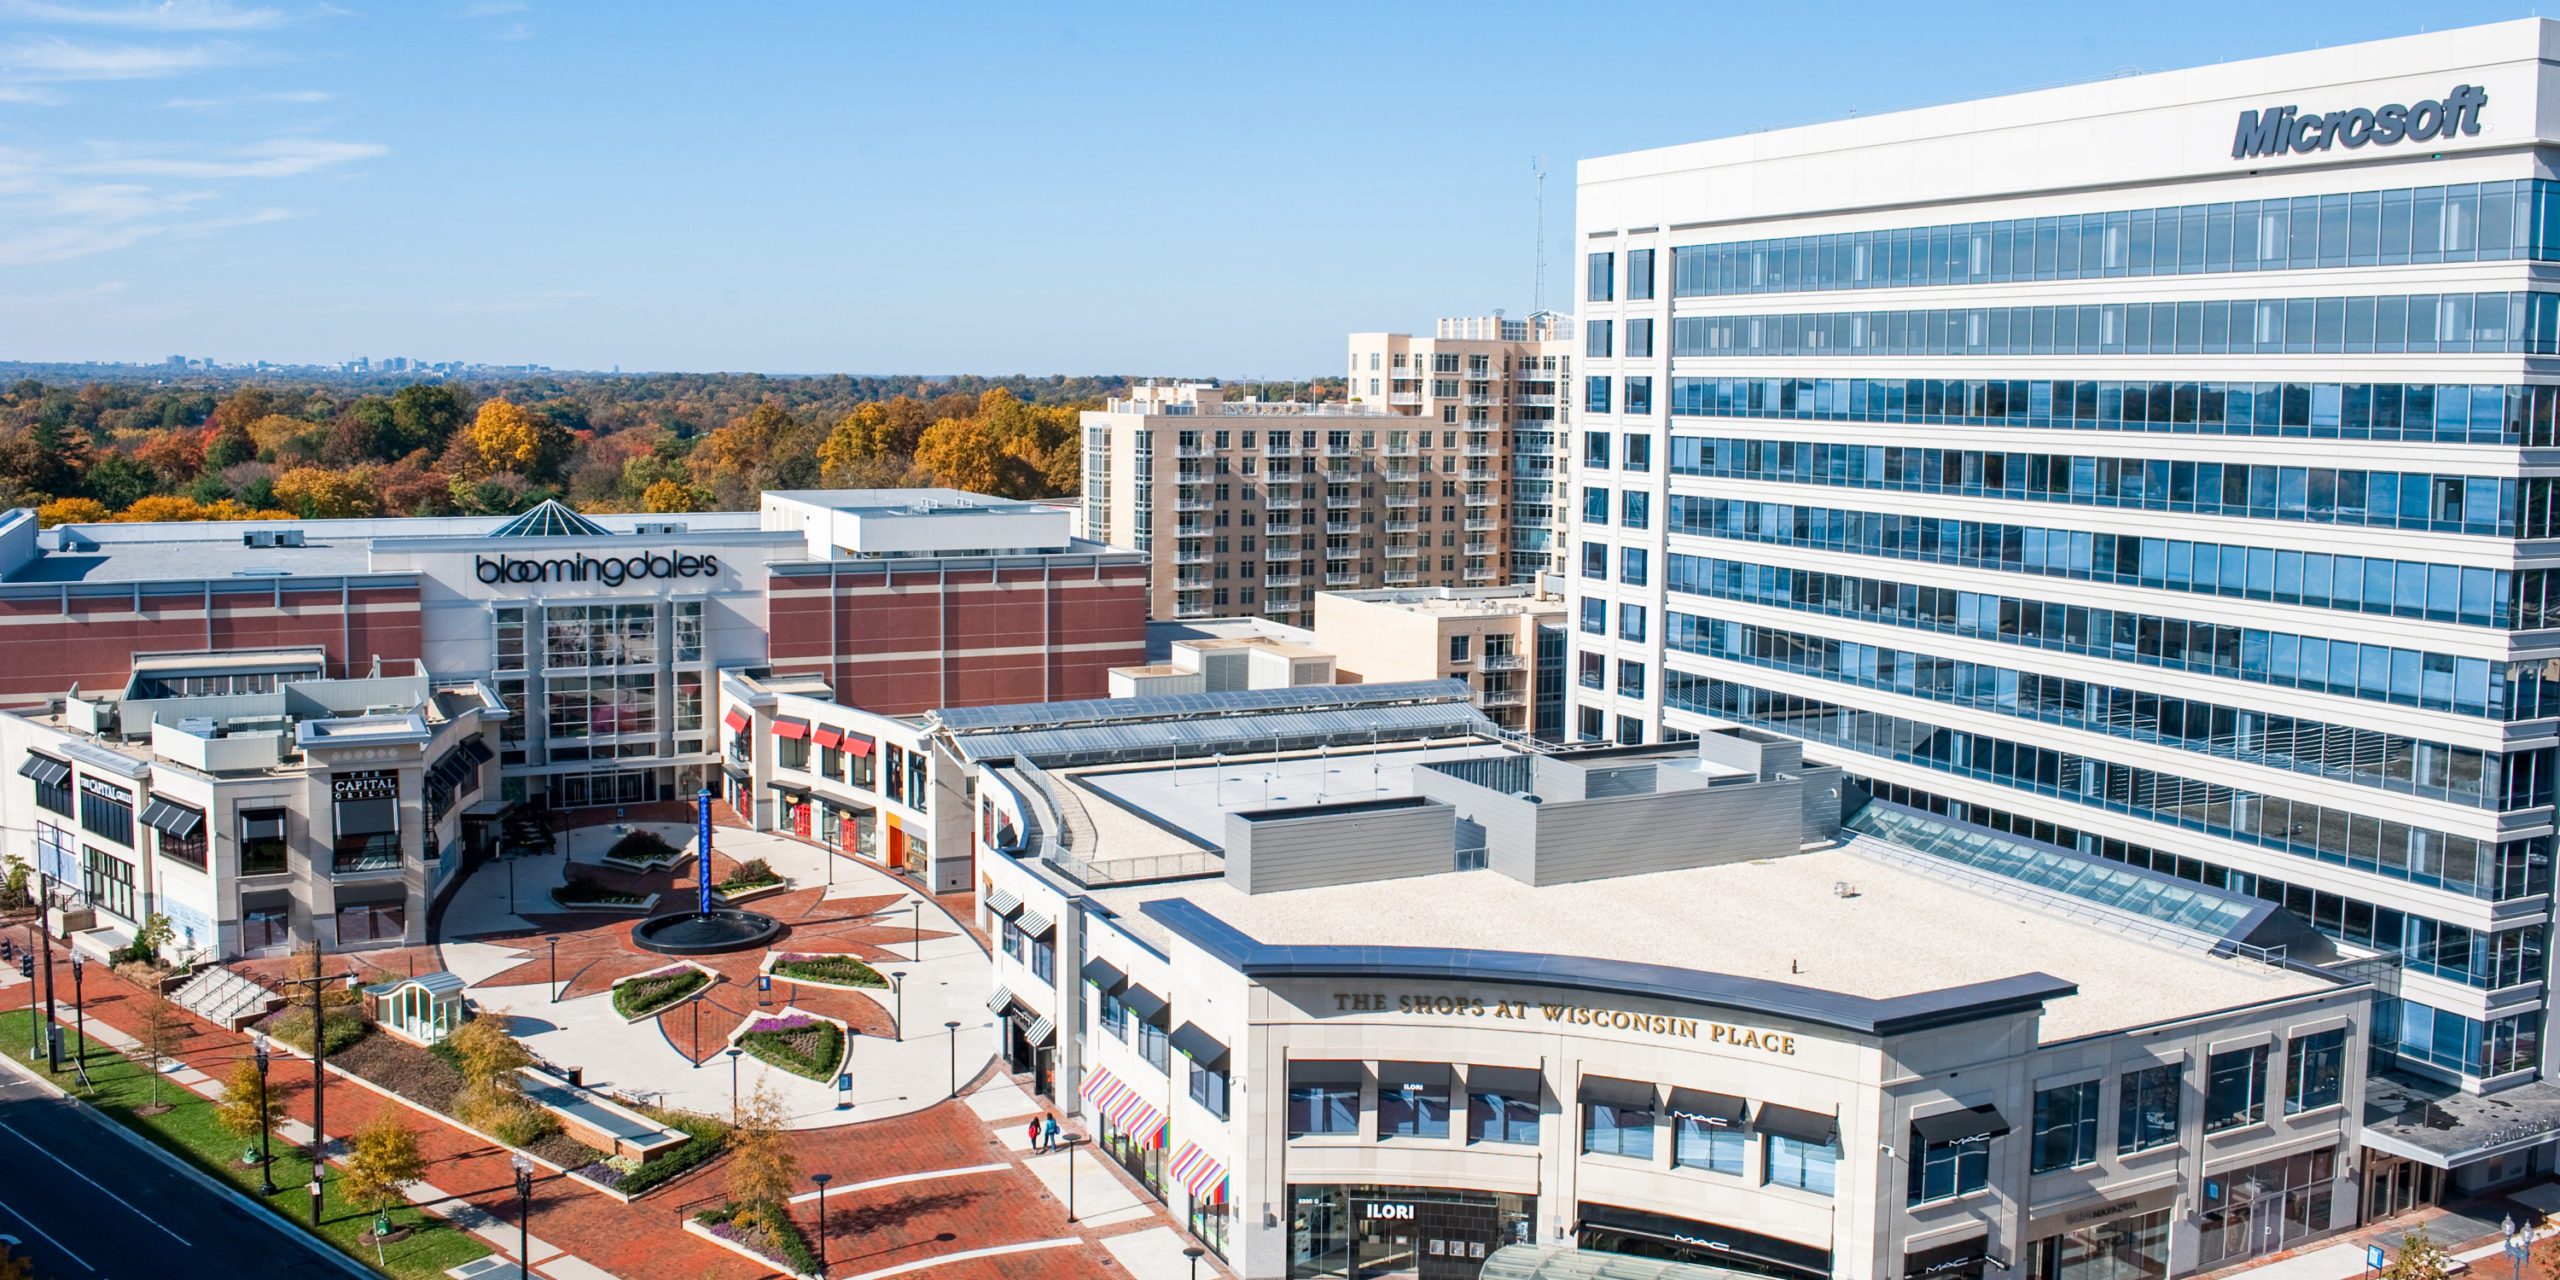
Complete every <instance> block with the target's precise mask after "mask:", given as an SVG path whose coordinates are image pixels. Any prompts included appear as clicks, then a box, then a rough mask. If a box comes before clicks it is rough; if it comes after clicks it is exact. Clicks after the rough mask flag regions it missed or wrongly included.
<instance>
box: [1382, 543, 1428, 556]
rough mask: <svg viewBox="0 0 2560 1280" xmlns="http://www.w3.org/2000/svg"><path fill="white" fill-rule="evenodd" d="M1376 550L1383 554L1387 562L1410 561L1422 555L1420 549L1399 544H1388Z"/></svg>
mask: <svg viewBox="0 0 2560 1280" xmlns="http://www.w3.org/2000/svg"><path fill="white" fill-rule="evenodd" d="M1378 549H1379V550H1380V551H1383V552H1385V553H1386V554H1387V558H1388V559H1389V560H1411V559H1412V558H1414V557H1415V556H1418V555H1421V554H1422V548H1420V547H1410V546H1406V545H1404V544H1403V543H1399V542H1390V543H1388V544H1387V545H1385V546H1383V547H1380V548H1378Z"/></svg>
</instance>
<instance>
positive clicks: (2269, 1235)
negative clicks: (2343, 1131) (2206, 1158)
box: [2196, 1148, 2338, 1267]
mask: <svg viewBox="0 0 2560 1280" xmlns="http://www.w3.org/2000/svg"><path fill="white" fill-rule="evenodd" d="M2337 1154H2338V1153H2337V1150H2336V1149H2335V1148H2323V1149H2321V1150H2319V1151H2313V1152H2309V1153H2307V1154H2304V1155H2298V1156H2294V1157H2291V1158H2289V1159H2284V1160H2269V1161H2267V1162H2265V1163H2263V1164H2256V1165H2250V1166H2247V1167H2245V1168H2239V1169H2231V1170H2227V1171H2224V1172H2221V1173H2214V1172H2207V1173H2206V1174H2205V1177H2204V1196H2203V1198H2202V1201H2201V1204H2202V1206H2203V1215H2202V1221H2201V1223H2200V1231H2199V1244H2198V1248H2197V1258H2196V1262H2197V1265H2198V1266H2199V1267H2211V1266H2215V1265H2218V1264H2221V1263H2226V1262H2231V1261H2234V1260H2237V1259H2240V1258H2247V1257H2252V1256H2255V1255H2258V1254H2262V1253H2271V1252H2274V1251H2276V1250H2279V1249H2284V1248H2288V1247H2290V1246H2291V1245H2292V1244H2293V1243H2294V1242H2296V1241H2298V1240H2302V1239H2304V1238H2305V1237H2308V1236H2310V1235H2312V1234H2313V1233H2315V1232H2319V1231H2326V1230H2328V1228H2329V1215H2330V1212H2331V1210H2332V1207H2333V1206H2332V1205H2331V1203H2330V1201H2331V1195H2332V1183H2331V1180H2332V1179H2333V1178H2335V1177H2336V1176H2337Z"/></svg>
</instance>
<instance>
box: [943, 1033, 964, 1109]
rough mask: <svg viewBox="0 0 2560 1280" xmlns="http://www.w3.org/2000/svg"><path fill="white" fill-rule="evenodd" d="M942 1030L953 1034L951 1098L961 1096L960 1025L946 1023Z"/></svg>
mask: <svg viewBox="0 0 2560 1280" xmlns="http://www.w3.org/2000/svg"><path fill="white" fill-rule="evenodd" d="M942 1029H943V1030H945V1031H948V1032H950V1033H951V1096H952V1097H955V1098H957V1097H959V1096H960V1024H959V1023H957V1022H946V1023H943V1024H942Z"/></svg>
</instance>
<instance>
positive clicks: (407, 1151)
mask: <svg viewBox="0 0 2560 1280" xmlns="http://www.w3.org/2000/svg"><path fill="white" fill-rule="evenodd" d="M426 1176H427V1161H426V1157H424V1156H422V1155H420V1154H419V1152H418V1135H417V1133H416V1132H414V1131H413V1130H411V1129H410V1128H409V1126H407V1125H405V1124H402V1123H400V1117H399V1116H397V1115H394V1114H393V1113H391V1112H389V1111H384V1112H383V1113H381V1114H380V1115H377V1116H375V1117H374V1118H373V1119H372V1120H371V1121H368V1122H367V1123H366V1124H365V1126H364V1127H363V1128H361V1129H358V1130H356V1136H355V1142H354V1144H353V1145H352V1146H350V1147H349V1148H348V1150H347V1172H346V1180H345V1181H344V1182H343V1183H341V1184H340V1185H341V1186H342V1188H343V1189H344V1190H345V1191H346V1193H347V1196H348V1197H349V1198H350V1199H353V1200H355V1201H356V1202H357V1203H359V1204H370V1205H372V1206H373V1212H374V1222H373V1251H374V1260H375V1261H377V1262H378V1261H380V1260H381V1258H382V1238H383V1237H384V1236H385V1235H388V1234H389V1228H390V1226H391V1219H390V1217H389V1214H390V1210H391V1206H392V1205H393V1204H395V1203H397V1202H398V1201H399V1199H400V1192H401V1189H402V1188H404V1187H407V1186H408V1185H409V1184H411V1183H413V1182H416V1181H418V1180H419V1179H421V1178H424V1177H426Z"/></svg>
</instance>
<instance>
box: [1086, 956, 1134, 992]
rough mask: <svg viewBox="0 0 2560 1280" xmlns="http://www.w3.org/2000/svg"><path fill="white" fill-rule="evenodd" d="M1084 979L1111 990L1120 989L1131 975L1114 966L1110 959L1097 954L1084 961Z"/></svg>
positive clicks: (1105, 989)
mask: <svg viewBox="0 0 2560 1280" xmlns="http://www.w3.org/2000/svg"><path fill="white" fill-rule="evenodd" d="M1084 980H1085V981H1087V982H1090V983H1092V984H1093V985H1095V986H1097V987H1100V988H1102V989H1103V990H1104V991H1105V992H1111V991H1117V990H1119V989H1120V984H1121V983H1124V982H1127V981H1128V980H1129V975H1128V974H1125V973H1122V972H1120V970H1119V969H1117V968H1115V967H1113V965H1112V963H1111V962H1110V961H1108V960H1105V959H1103V958H1102V957H1100V956H1095V957H1094V958H1093V959H1091V960H1087V961H1085V962H1084Z"/></svg>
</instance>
